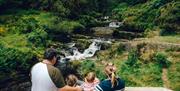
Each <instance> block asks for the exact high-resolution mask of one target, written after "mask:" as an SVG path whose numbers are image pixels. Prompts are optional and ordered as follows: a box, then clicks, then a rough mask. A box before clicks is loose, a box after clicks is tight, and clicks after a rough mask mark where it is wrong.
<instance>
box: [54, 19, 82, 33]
mask: <svg viewBox="0 0 180 91" xmlns="http://www.w3.org/2000/svg"><path fill="white" fill-rule="evenodd" d="M53 29H54V31H55V32H56V33H73V32H76V33H78V32H82V31H83V30H84V26H83V25H81V24H80V23H78V22H75V21H62V22H59V23H58V24H57V25H54V27H53Z"/></svg>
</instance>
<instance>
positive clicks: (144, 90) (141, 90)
mask: <svg viewBox="0 0 180 91" xmlns="http://www.w3.org/2000/svg"><path fill="white" fill-rule="evenodd" d="M125 91H173V90H170V89H167V88H163V87H126V88H125Z"/></svg>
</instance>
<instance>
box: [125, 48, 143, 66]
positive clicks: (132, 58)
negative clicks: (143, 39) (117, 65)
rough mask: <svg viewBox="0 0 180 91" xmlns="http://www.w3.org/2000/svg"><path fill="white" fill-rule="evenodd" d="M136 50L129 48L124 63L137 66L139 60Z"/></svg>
mask: <svg viewBox="0 0 180 91" xmlns="http://www.w3.org/2000/svg"><path fill="white" fill-rule="evenodd" d="M137 52H138V51H137V50H131V51H130V52H129V55H128V59H127V61H126V64H127V65H128V66H129V67H135V68H136V67H139V65H140V62H139V56H138V53H137Z"/></svg>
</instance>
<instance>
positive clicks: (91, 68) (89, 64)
mask: <svg viewBox="0 0 180 91" xmlns="http://www.w3.org/2000/svg"><path fill="white" fill-rule="evenodd" d="M102 70H103V68H101V67H98V66H97V65H96V64H95V62H94V61H92V60H85V61H83V62H82V63H81V66H80V70H79V71H80V73H81V75H83V77H84V76H85V75H86V74H87V73H88V72H95V73H96V76H97V77H98V78H99V79H100V80H103V79H105V78H106V76H105V74H104V71H102Z"/></svg>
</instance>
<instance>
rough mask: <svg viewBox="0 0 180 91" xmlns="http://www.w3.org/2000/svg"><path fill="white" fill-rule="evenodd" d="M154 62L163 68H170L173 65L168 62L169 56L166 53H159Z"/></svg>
mask: <svg viewBox="0 0 180 91" xmlns="http://www.w3.org/2000/svg"><path fill="white" fill-rule="evenodd" d="M153 59H154V61H155V62H157V63H158V65H159V66H160V67H162V68H168V67H169V66H170V64H171V62H170V60H168V58H167V56H166V55H165V54H164V53H161V52H158V53H156V54H155V55H154V58H153Z"/></svg>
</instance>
